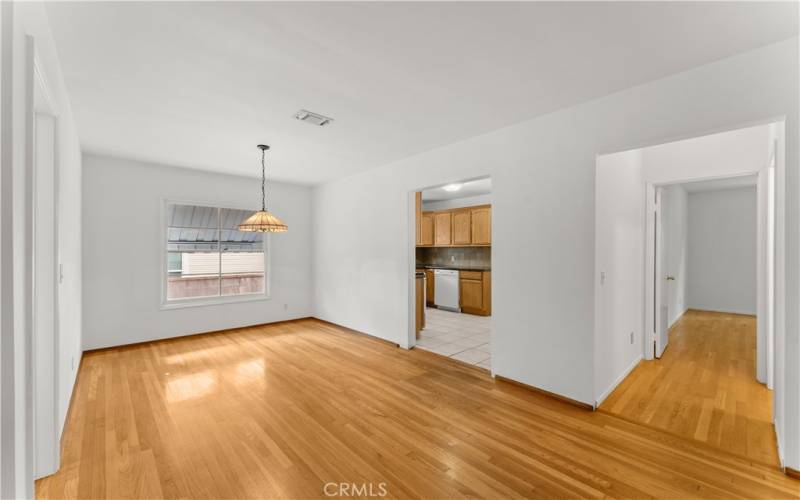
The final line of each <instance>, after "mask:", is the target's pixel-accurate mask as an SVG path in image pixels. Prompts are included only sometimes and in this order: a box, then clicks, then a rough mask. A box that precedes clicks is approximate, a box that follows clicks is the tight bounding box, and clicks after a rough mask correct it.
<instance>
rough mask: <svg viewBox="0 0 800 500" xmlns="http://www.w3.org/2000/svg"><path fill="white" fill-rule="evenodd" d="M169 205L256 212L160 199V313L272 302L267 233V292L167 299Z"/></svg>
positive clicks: (268, 237) (230, 205) (232, 205)
mask: <svg viewBox="0 0 800 500" xmlns="http://www.w3.org/2000/svg"><path fill="white" fill-rule="evenodd" d="M169 205H194V206H199V207H210V208H217V209H229V210H253V207H252V206H243V205H237V204H235V203H220V202H214V201H197V200H182V199H176V198H161V210H160V211H159V217H160V218H161V223H160V224H159V227H161V238H160V241H161V250H160V252H159V254H160V255H161V273H160V275H161V305H160V309H161V310H169V309H182V308H184V307H202V306H215V305H220V304H234V303H237V302H254V301H259V300H270V299H271V298H272V295H271V289H272V286H271V285H272V272H271V270H272V266H271V261H272V252H271V247H272V244H271V242H272V235H271V234H270V233H264V240H263V242H262V243H263V245H264V291H263V292H258V293H244V294H239V295H224V296H222V295H217V296H213V297H187V298H184V299H171V300H167V278H168V277H169V264H168V262H167V253H168V252H167V227H168V226H167V206H169Z"/></svg>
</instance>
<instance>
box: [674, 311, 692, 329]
mask: <svg viewBox="0 0 800 500" xmlns="http://www.w3.org/2000/svg"><path fill="white" fill-rule="evenodd" d="M688 310H689V306H686V307H684V308H683V311H681V313H680V314H679V315H678V316H677V317H676V318H675V320H674V321H673V322H672V323H670V324H669V327H670V328H672V326H673V325H674V324H675V323H677V322H678V321H680V319H681V318H682V317H683V315H684V314H686V311H688Z"/></svg>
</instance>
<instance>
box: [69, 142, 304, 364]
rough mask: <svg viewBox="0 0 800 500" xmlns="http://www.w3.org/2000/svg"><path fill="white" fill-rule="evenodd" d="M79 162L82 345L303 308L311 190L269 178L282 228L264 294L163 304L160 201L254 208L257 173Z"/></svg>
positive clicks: (98, 159) (275, 316)
mask: <svg viewBox="0 0 800 500" xmlns="http://www.w3.org/2000/svg"><path fill="white" fill-rule="evenodd" d="M256 160H257V157H255V156H254V161H256ZM83 164H84V185H83V193H84V205H83V214H84V224H83V250H84V263H85V264H84V274H83V279H84V283H85V287H84V298H83V304H84V338H83V348H84V349H96V348H100V347H107V346H115V345H123V344H130V343H134V342H142V341H146V340H155V339H163V338H168V337H175V336H180V335H188V334H192V333H200V332H209V331H214V330H222V329H226V328H234V327H239V326H246V325H254V324H261V323H269V322H274V321H281V320H286V319H294V318H301V317H307V316H309V315H310V314H311V312H312V311H311V304H310V299H311V288H310V286H311V266H310V265H311V248H310V245H311V223H312V220H311V189H310V188H308V187H303V186H295V185H289V184H277V183H269V184H268V205H269V208H270V210H271V211H273V212H274V213H276V214H278V215H279V216H280V217H281V219H282V220H283V221H284V222H286V224H288V225H289V231H288V232H286V233H278V234H274V235H272V240H271V247H270V248H271V253H272V255H271V268H270V270H271V298H270V299H268V300H259V301H251V302H238V303H231V304H224V305H213V306H204V307H189V308H180V309H169V310H161V309H160V305H161V279H162V269H163V268H164V264H163V263H162V262H161V256H162V253H161V252H162V251H161V245H162V235H161V228H162V221H161V206H162V201H161V200H162V198H166V199H175V200H185V201H196V202H204V203H211V204H215V205H218V206H232V207H238V206H240V205H241V204H242V203H248V202H249V203H251V204H252V206H253V208H254V209H257V208H259V207H260V205H261V199H260V196H261V190H260V184H259V182H260V179H254V178H245V177H237V176H230V175H222V174H213V173H207V172H201V171H197V170H187V169H181V168H175V167H169V166H163V165H156V164H151V163H142V162H137V161H132V160H122V159H117V158H111V157H104V156H95V155H84V159H83ZM120 263H125V265H124V266H120V265H119V264H120ZM284 307H286V308H284Z"/></svg>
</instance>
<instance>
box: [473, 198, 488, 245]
mask: <svg viewBox="0 0 800 500" xmlns="http://www.w3.org/2000/svg"><path fill="white" fill-rule="evenodd" d="M470 216H471V224H472V244H473V245H489V244H491V243H492V208H491V207H475V208H470Z"/></svg>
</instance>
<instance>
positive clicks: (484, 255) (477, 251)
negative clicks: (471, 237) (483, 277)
mask: <svg viewBox="0 0 800 500" xmlns="http://www.w3.org/2000/svg"><path fill="white" fill-rule="evenodd" d="M417 265H428V266H452V265H456V266H463V267H485V268H490V267H491V265H492V247H417Z"/></svg>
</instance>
